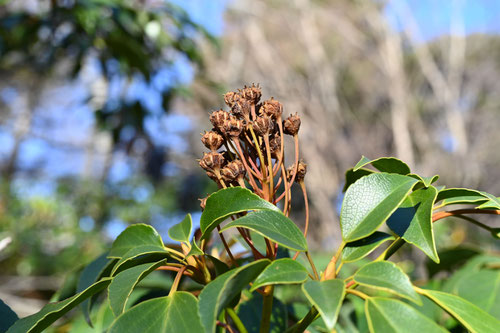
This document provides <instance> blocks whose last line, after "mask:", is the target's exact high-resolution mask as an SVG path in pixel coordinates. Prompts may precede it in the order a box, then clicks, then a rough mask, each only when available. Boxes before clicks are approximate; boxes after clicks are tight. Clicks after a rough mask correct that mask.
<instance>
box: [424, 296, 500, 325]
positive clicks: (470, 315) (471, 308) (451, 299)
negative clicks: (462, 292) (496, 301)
mask: <svg viewBox="0 0 500 333" xmlns="http://www.w3.org/2000/svg"><path fill="white" fill-rule="evenodd" d="M419 293H420V294H422V295H424V296H426V297H428V298H429V299H430V300H431V301H433V302H434V303H436V304H437V305H439V306H440V307H441V308H443V309H444V310H446V312H448V313H449V314H451V315H452V316H453V317H454V318H455V319H456V320H458V321H459V322H460V323H461V324H462V325H463V326H464V327H465V328H467V329H468V330H469V331H471V332H473V333H497V332H498V329H499V328H500V321H499V320H498V319H496V318H494V317H493V316H491V315H490V314H488V313H487V312H485V311H484V310H481V309H480V308H479V307H477V306H476V305H474V304H472V303H470V302H469V301H466V300H464V299H463V298H460V297H458V296H455V295H452V294H448V293H444V292H441V291H436V290H429V289H420V290H419Z"/></svg>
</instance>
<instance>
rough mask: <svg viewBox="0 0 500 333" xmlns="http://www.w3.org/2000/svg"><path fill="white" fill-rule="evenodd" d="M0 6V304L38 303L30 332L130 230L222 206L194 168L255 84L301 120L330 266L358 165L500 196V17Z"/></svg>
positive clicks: (277, 8)
mask: <svg viewBox="0 0 500 333" xmlns="http://www.w3.org/2000/svg"><path fill="white" fill-rule="evenodd" d="M0 3H1V5H0V78H1V79H0V174H1V176H0V191H1V192H0V283H1V284H2V286H1V287H0V298H2V299H5V300H7V298H8V297H10V299H9V300H10V304H12V303H13V302H16V299H17V298H16V297H28V298H30V299H33V303H29V302H28V301H26V299H25V298H24V299H23V301H22V302H21V303H23V304H25V305H26V304H28V305H26V307H25V313H22V312H21V313H19V314H20V315H25V314H28V313H30V311H31V312H35V311H36V309H37V307H39V306H40V304H41V303H37V302H36V301H35V300H36V299H37V298H38V299H39V298H47V297H49V296H50V295H51V293H53V291H54V290H55V289H56V288H57V287H58V286H60V284H61V281H62V278H63V277H64V276H65V273H67V272H69V271H74V270H78V269H79V268H80V267H81V266H82V265H85V264H87V263H88V262H89V261H91V260H92V259H93V258H95V257H96V256H98V255H99V254H100V253H102V252H103V251H104V249H105V248H106V246H107V245H108V244H109V243H110V241H111V240H112V239H113V238H114V237H115V236H116V235H117V234H118V233H119V232H120V231H121V230H123V228H124V227H125V226H126V225H127V224H129V223H137V222H145V223H151V224H153V225H154V226H155V227H156V228H157V229H158V230H160V231H163V232H164V231H166V230H167V228H168V226H169V225H171V224H172V223H174V222H178V221H179V220H180V218H182V216H183V215H184V214H185V213H186V212H191V213H192V214H193V218H194V220H195V221H196V219H197V218H198V217H199V214H200V210H199V207H198V200H197V199H198V198H202V197H205V196H206V195H207V194H208V193H211V192H212V191H213V190H214V189H215V188H214V186H213V185H212V184H211V183H210V182H209V179H208V178H207V177H206V176H205V175H204V174H203V173H202V172H201V170H199V168H198V165H197V162H196V160H195V159H196V158H199V156H200V155H201V152H202V151H203V147H202V145H201V143H200V142H199V136H198V133H199V132H200V131H201V130H202V129H205V128H208V127H209V122H208V117H207V112H208V111H212V110H215V109H218V108H220V107H222V105H223V101H222V93H223V92H225V91H226V90H234V89H236V88H239V87H241V86H243V85H244V84H250V83H253V82H255V83H260V84H261V86H262V88H263V92H264V97H265V98H267V97H269V96H274V97H275V98H277V99H279V100H280V101H281V102H282V103H283V104H284V106H285V114H286V115H288V114H289V113H295V112H298V113H299V115H300V116H301V118H302V128H301V155H302V156H304V158H305V160H306V162H307V163H308V165H309V166H308V175H307V177H306V185H307V187H308V192H309V195H310V202H311V205H312V219H311V223H312V226H313V227H312V229H311V231H312V234H311V237H310V242H311V244H312V246H313V247H315V248H316V249H320V250H322V251H331V250H332V249H333V248H335V247H336V245H337V244H338V242H339V239H340V232H339V228H338V211H339V208H340V203H341V200H342V192H341V189H342V186H343V184H342V182H343V176H344V172H345V170H347V169H348V168H350V167H352V166H353V165H354V164H355V163H356V162H357V160H359V158H360V156H361V155H367V156H368V157H370V158H376V157H379V156H388V155H393V156H397V157H400V158H402V159H403V160H405V161H406V162H408V163H409V164H410V165H411V166H412V169H413V170H414V171H415V172H418V173H420V174H423V175H427V176H432V175H433V174H440V175H441V179H440V184H443V185H447V186H449V187H461V186H464V187H470V188H478V189H481V190H484V191H488V192H491V193H497V194H500V169H499V168H498V165H499V164H500V154H499V153H498V142H499V141H500V131H498V128H499V127H500V95H499V93H498V92H499V91H500V80H498V77H500V36H499V34H498V33H499V32H500V23H499V22H500V21H498V17H496V19H495V17H493V18H492V16H491V15H493V16H494V14H492V13H498V10H499V9H500V8H499V7H500V6H498V4H493V3H492V2H488V1H472V0H468V1H465V0H464V1H459V0H456V1H450V2H447V3H446V4H443V3H437V2H432V1H427V0H426V1H412V0H409V1H381V0H373V1H351V0H336V1H323V0H294V1H285V0H273V1H263V0H252V1H250V0H233V1H222V0H217V1H215V0H214V1H201V0H191V1H181V0H179V1H166V0H141V1H139V0H136V1H133V0H129V1H127V0H39V1H37V0H16V1H3V2H0ZM431 14H432V15H431ZM288 155H291V154H288ZM290 163H291V161H290ZM294 198H297V204H295V205H294V206H295V207H300V204H301V194H300V192H297V193H296V194H294ZM295 214H296V215H295V216H294V220H295V221H297V223H299V224H300V223H301V221H303V212H300V211H298V212H296V213H295ZM487 222H488V221H487ZM495 223H497V222H495ZM474 230H477V229H474ZM164 234H165V232H164ZM165 239H168V238H167V237H166V235H165ZM485 239H489V238H488V235H487V234H486V233H484V234H483V232H482V231H475V232H474V233H469V232H468V229H467V228H466V226H465V225H464V224H463V223H461V222H451V223H445V222H443V223H441V224H440V225H439V227H438V235H437V240H438V250H444V249H446V248H455V247H457V246H459V245H460V246H462V247H463V248H459V250H460V251H462V252H460V253H466V254H467V253H468V254H471V253H476V250H477V248H478V245H479V244H481V247H483V248H487V249H488V250H490V251H498V250H499V246H498V242H490V241H488V242H485ZM452 253H458V252H452ZM451 257H453V255H451ZM405 258H411V259H412V260H413V262H416V265H414V264H411V261H408V265H410V266H411V267H409V270H413V271H414V274H415V276H416V277H425V276H428V275H430V274H434V273H433V272H436V268H435V267H434V268H432V267H431V268H426V265H425V258H424V257H423V255H422V254H421V253H419V252H418V251H413V252H407V253H406V254H405V256H403V257H401V258H400V259H405ZM450 265H451V264H450ZM451 266H453V265H451ZM451 266H450V267H451ZM443 269H444V268H443ZM443 269H438V271H441V270H443ZM444 270H446V269H444ZM28 276H30V277H37V278H36V279H32V280H26V281H29V283H28V285H29V286H28V287H26V285H18V282H15V281H22V280H20V279H19V277H26V278H27V277H28ZM47 277H50V278H47ZM42 303H43V302H42ZM30 306H31V307H30Z"/></svg>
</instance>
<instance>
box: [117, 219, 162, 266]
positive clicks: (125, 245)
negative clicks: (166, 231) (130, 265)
mask: <svg viewBox="0 0 500 333" xmlns="http://www.w3.org/2000/svg"><path fill="white" fill-rule="evenodd" d="M138 246H156V247H158V248H163V241H162V240H161V237H160V235H159V234H158V232H157V231H156V230H155V229H154V228H153V227H152V226H150V225H147V224H134V225H131V226H130V227H128V228H127V229H125V230H124V231H123V232H122V233H121V234H120V235H118V237H117V238H116V239H115V241H114V242H113V245H112V246H111V250H110V251H109V254H108V257H109V258H121V257H123V256H124V255H125V254H126V253H127V252H128V251H130V250H132V249H134V248H136V247H138Z"/></svg>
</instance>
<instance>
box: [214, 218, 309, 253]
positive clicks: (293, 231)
mask: <svg viewBox="0 0 500 333" xmlns="http://www.w3.org/2000/svg"><path fill="white" fill-rule="evenodd" d="M234 227H242V228H247V229H250V230H253V231H255V232H256V233H258V234H260V235H262V236H264V237H267V238H269V239H270V240H272V241H274V242H276V243H278V244H280V245H281V246H284V247H286V248H288V249H291V250H294V251H307V241H306V238H305V237H304V234H303V233H302V231H300V229H299V228H298V227H297V226H296V225H295V223H293V222H292V220H290V219H289V218H288V217H286V216H285V215H283V213H281V212H275V211H265V210H260V211H256V212H253V213H249V214H247V215H245V216H243V217H240V218H239V219H236V220H234V221H231V222H229V223H228V224H227V225H226V226H225V227H224V228H222V230H221V232H222V231H224V230H227V229H230V228H234Z"/></svg>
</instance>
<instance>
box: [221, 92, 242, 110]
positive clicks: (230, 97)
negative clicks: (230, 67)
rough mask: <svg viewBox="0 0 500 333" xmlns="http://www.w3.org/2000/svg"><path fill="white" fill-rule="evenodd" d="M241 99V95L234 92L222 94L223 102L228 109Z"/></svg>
mask: <svg viewBox="0 0 500 333" xmlns="http://www.w3.org/2000/svg"><path fill="white" fill-rule="evenodd" d="M240 99H241V95H240V94H239V93H237V92H234V91H228V92H227V93H225V94H224V102H226V104H227V106H229V107H230V108H232V107H233V105H234V104H235V103H236V102H238V101H239V100H240Z"/></svg>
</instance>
